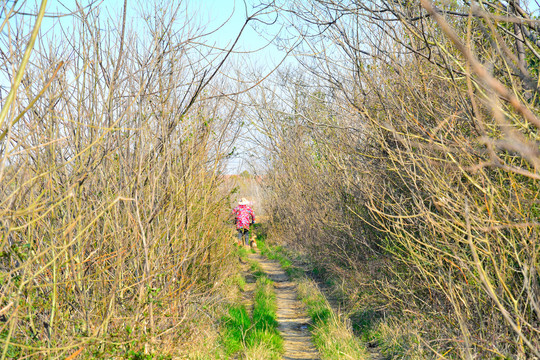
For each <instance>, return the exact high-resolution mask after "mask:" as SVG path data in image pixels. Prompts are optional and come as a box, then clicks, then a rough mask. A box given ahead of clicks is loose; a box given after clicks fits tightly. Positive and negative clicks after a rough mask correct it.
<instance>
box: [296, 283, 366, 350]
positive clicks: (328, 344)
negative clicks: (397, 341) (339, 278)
mask: <svg viewBox="0 0 540 360" xmlns="http://www.w3.org/2000/svg"><path fill="white" fill-rule="evenodd" d="M298 297H299V298H300V299H301V300H302V301H303V302H304V304H306V307H307V310H308V314H309V316H310V317H311V320H312V322H313V327H312V335H313V342H314V344H315V346H316V347H317V349H318V350H319V353H320V355H321V358H322V359H324V360H326V359H328V360H330V359H332V360H333V359H336V360H338V359H368V358H369V354H368V352H367V350H366V347H365V345H364V343H363V342H362V341H361V339H359V338H357V337H355V335H354V334H353V331H352V328H351V326H350V325H349V320H348V318H346V317H345V318H344V317H340V316H337V315H336V314H335V313H334V311H333V310H332V308H331V307H330V304H329V303H328V301H327V300H326V298H325V297H324V295H323V294H322V293H321V292H320V290H319V289H318V288H317V285H316V284H315V283H314V282H313V281H310V280H308V279H305V278H304V279H302V280H300V281H299V283H298Z"/></svg>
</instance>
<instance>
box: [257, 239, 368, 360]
mask: <svg viewBox="0 0 540 360" xmlns="http://www.w3.org/2000/svg"><path fill="white" fill-rule="evenodd" d="M257 244H258V247H259V249H260V250H261V254H263V255H265V256H266V257H268V258H269V259H272V260H276V261H278V262H279V263H280V265H281V267H282V268H283V269H284V270H285V271H286V272H287V274H288V275H289V276H290V278H291V279H292V280H293V281H295V282H296V283H297V284H298V296H299V299H300V300H302V301H303V302H304V304H305V305H306V308H307V312H308V315H309V316H310V317H311V320H312V322H313V326H312V329H311V330H312V337H313V342H314V344H315V346H316V347H317V349H318V350H319V353H320V355H321V358H322V359H325V360H326V359H332V360H333V359H336V360H338V359H368V358H369V354H368V352H367V350H366V347H365V345H364V343H363V342H362V340H361V339H359V338H358V337H355V335H354V334H353V331H352V328H351V326H350V325H349V323H350V321H349V319H347V318H343V317H338V316H336V315H335V313H334V311H333V310H332V308H331V307H330V304H329V303H328V301H327V300H326V298H325V297H324V295H323V294H322V293H321V292H320V290H319V289H318V288H317V286H316V285H315V283H314V282H312V281H310V280H308V279H307V278H306V276H305V272H304V270H303V269H301V268H299V267H297V266H294V264H293V262H292V261H291V260H290V259H289V256H290V254H288V253H287V252H286V250H285V249H284V248H283V247H281V246H271V245H269V244H267V242H266V234H264V232H263V231H262V229H260V228H259V229H257Z"/></svg>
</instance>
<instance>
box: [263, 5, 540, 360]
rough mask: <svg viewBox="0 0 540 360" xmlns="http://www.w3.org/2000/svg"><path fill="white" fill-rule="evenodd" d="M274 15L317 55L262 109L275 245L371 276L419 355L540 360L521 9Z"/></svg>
mask: <svg viewBox="0 0 540 360" xmlns="http://www.w3.org/2000/svg"><path fill="white" fill-rule="evenodd" d="M280 11H282V13H281V14H289V15H290V16H284V18H285V19H286V20H287V21H289V24H290V25H291V26H290V27H291V28H296V30H297V33H298V34H300V35H301V36H303V39H304V45H305V46H304V47H303V48H302V47H300V48H299V49H300V51H299V52H303V54H309V53H312V54H313V56H304V57H302V58H301V60H302V63H303V65H304V69H305V70H307V72H308V74H311V75H306V78H305V79H303V80H301V81H291V78H290V77H287V75H285V76H284V77H283V83H285V84H286V85H285V86H284V87H285V88H286V89H289V90H290V93H289V94H288V95H283V94H284V92H285V91H286V90H283V89H282V88H283V87H280V86H276V87H275V88H273V89H271V88H269V89H267V92H269V93H271V94H274V95H273V96H274V98H275V100H272V95H268V94H267V95H265V97H260V98H263V99H265V102H264V104H263V105H264V106H263V108H264V109H266V111H267V112H268V113H271V115H268V116H267V117H266V118H265V120H267V122H268V119H271V120H272V121H271V122H270V125H267V126H266V129H267V130H266V133H267V134H268V136H269V141H268V147H269V148H270V149H272V151H273V152H274V153H273V156H272V158H271V162H270V169H271V172H273V173H274V174H275V175H274V176H273V179H272V180H273V182H272V184H271V192H270V194H271V196H274V198H273V199H272V200H271V201H270V203H271V204H272V205H271V206H272V208H273V209H272V212H273V214H274V220H275V221H276V224H279V225H281V226H282V229H283V232H284V234H285V237H286V238H289V239H290V240H292V241H293V242H295V241H299V243H301V244H303V245H305V247H306V248H307V249H308V251H310V253H311V254H313V256H314V257H315V258H318V259H321V260H322V262H323V263H324V264H326V265H327V266H329V267H335V268H336V269H335V271H336V272H341V273H342V274H346V273H352V274H355V273H365V272H369V271H371V270H370V266H375V267H377V268H378V269H379V270H380V271H378V272H374V273H373V274H372V275H373V277H372V278H370V279H371V280H377V281H378V286H377V287H378V289H379V293H380V294H382V295H383V296H384V298H385V299H386V302H387V306H386V309H388V310H389V309H393V310H392V311H395V313H399V312H400V311H401V312H402V313H401V314H403V315H400V316H403V318H405V317H411V316H412V318H416V319H419V318H421V319H422V322H423V323H424V324H425V325H422V326H425V327H424V332H423V335H422V338H421V339H422V341H423V350H422V351H429V352H431V353H432V354H434V356H438V357H464V358H473V357H478V356H480V357H494V356H501V357H505V356H506V357H518V358H528V357H533V356H539V354H538V348H539V339H540V337H539V331H540V328H539V324H540V323H539V307H538V289H539V281H540V278H539V276H538V269H539V262H538V254H539V247H538V246H539V244H538V234H537V232H538V222H537V219H538V206H537V201H536V199H537V197H538V184H537V182H538V176H539V175H538V161H539V159H540V157H539V154H540V153H539V150H538V141H539V139H538V128H537V127H538V125H539V121H538V118H537V116H536V114H537V113H538V106H537V104H538V102H537V83H538V72H537V65H536V64H537V61H538V58H539V57H538V55H537V54H538V46H537V43H536V40H535V39H536V27H535V26H536V22H535V21H533V20H531V19H530V16H529V15H528V12H527V11H526V10H524V9H523V8H522V7H521V6H520V4H519V3H518V2H511V3H502V2H501V3H499V2H496V3H482V2H479V3H472V4H470V5H468V4H465V5H460V4H454V3H444V4H441V5H440V6H439V8H436V7H435V5H434V4H432V3H431V2H429V1H421V2H420V3H396V2H382V3H381V2H368V3H366V2H363V3H359V2H354V1H351V2H332V1H310V2H296V3H295V4H294V6H286V5H285V4H283V6H281V7H280ZM282 99H285V102H286V105H283V101H282ZM321 99H322V101H321ZM278 200H279V201H278ZM291 234H294V236H291ZM375 254H376V256H377V259H378V260H377V261H374V260H373V258H372V256H373V255H375ZM368 259H371V260H369V261H368ZM396 260H399V263H396ZM377 262H378V263H377ZM351 277H352V278H353V279H351V281H352V282H354V275H353V276H351ZM356 284H358V285H359V286H362V283H361V281H356ZM364 285H365V286H367V287H372V286H373V285H372V284H369V283H368V284H364ZM403 311H405V312H404V313H403ZM407 314H408V315H407ZM410 314H414V315H410ZM419 351H420V350H419ZM395 356H397V354H395Z"/></svg>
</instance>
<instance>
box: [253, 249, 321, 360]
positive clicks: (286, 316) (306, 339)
mask: <svg viewBox="0 0 540 360" xmlns="http://www.w3.org/2000/svg"><path fill="white" fill-rule="evenodd" d="M249 258H250V259H251V260H253V261H257V262H258V263H259V264H260V265H261V268H262V270H263V271H264V272H265V273H266V275H267V276H268V278H269V279H270V280H272V281H274V283H275V291H276V298H277V321H278V323H279V331H280V332H281V335H282V336H283V340H284V343H283V345H284V349H285V353H284V354H283V359H285V360H314V359H320V357H319V353H318V352H317V349H316V348H315V346H314V345H313V342H312V341H311V333H310V331H309V321H310V319H309V316H308V315H307V313H306V311H305V308H304V304H302V302H300V301H299V300H298V298H297V294H296V286H295V284H294V283H293V282H292V281H290V280H289V277H288V276H287V274H286V273H285V271H283V270H282V269H281V266H280V265H279V263H277V262H275V261H273V260H269V259H267V258H265V257H262V256H261V255H259V253H256V254H252V253H250V254H249Z"/></svg>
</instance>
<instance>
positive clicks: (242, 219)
mask: <svg viewBox="0 0 540 360" xmlns="http://www.w3.org/2000/svg"><path fill="white" fill-rule="evenodd" d="M232 213H233V216H234V219H235V223H236V229H247V230H249V225H250V224H251V223H253V222H255V213H254V212H253V209H252V208H250V207H249V206H247V205H238V206H237V207H235V208H234V209H233V211H232Z"/></svg>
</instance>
